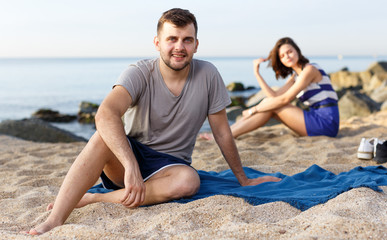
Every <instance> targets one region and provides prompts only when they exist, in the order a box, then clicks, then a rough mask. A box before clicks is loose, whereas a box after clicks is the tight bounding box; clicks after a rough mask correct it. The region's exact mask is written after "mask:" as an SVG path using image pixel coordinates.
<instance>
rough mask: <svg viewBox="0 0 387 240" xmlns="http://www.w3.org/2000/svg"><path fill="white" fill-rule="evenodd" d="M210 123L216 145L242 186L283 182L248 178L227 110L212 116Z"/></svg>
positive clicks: (274, 178)
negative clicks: (233, 135) (229, 122)
mask: <svg viewBox="0 0 387 240" xmlns="http://www.w3.org/2000/svg"><path fill="white" fill-rule="evenodd" d="M208 121H209V123H210V126H211V129H212V133H213V135H214V139H215V141H216V143H217V144H218V146H219V148H220V150H221V152H222V154H223V156H224V158H225V159H226V161H227V163H228V165H229V166H230V168H231V170H232V171H233V173H234V175H235V176H236V178H237V179H238V181H239V183H240V184H241V185H242V186H248V185H257V184H260V183H263V182H278V181H280V180H281V179H280V178H276V177H272V176H264V177H259V178H256V179H249V178H247V177H246V174H245V172H244V170H243V168H242V163H241V160H240V157H239V153H238V149H237V147H236V145H235V142H234V138H233V137H232V133H231V129H230V126H229V124H228V120H227V115H226V110H225V109H223V110H222V111H220V112H217V113H215V114H210V115H209V116H208Z"/></svg>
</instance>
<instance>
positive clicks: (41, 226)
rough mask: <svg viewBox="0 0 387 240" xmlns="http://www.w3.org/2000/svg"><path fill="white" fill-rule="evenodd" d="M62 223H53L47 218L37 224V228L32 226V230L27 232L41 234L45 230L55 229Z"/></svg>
mask: <svg viewBox="0 0 387 240" xmlns="http://www.w3.org/2000/svg"><path fill="white" fill-rule="evenodd" d="M60 225H62V224H51V223H49V222H48V221H47V220H46V221H45V222H43V223H41V224H39V225H38V226H36V227H35V228H31V230H30V231H28V232H26V233H27V234H30V235H40V234H43V233H45V232H48V231H50V230H51V229H53V228H54V227H57V226H60Z"/></svg>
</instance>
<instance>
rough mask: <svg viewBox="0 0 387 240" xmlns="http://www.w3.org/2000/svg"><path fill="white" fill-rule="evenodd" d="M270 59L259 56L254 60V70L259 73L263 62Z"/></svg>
mask: <svg viewBox="0 0 387 240" xmlns="http://www.w3.org/2000/svg"><path fill="white" fill-rule="evenodd" d="M267 60H268V59H267V58H258V59H254V60H253V65H254V72H255V73H258V72H259V65H260V64H261V63H263V62H266V61H267Z"/></svg>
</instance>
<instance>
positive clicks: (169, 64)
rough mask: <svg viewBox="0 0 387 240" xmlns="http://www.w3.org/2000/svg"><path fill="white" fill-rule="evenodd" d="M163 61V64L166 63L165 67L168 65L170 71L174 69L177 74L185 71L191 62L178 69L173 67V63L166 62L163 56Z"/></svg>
mask: <svg viewBox="0 0 387 240" xmlns="http://www.w3.org/2000/svg"><path fill="white" fill-rule="evenodd" d="M161 60H163V62H164V63H165V65H167V67H169V68H170V69H172V70H174V71H176V72H178V71H181V70H183V69H185V68H186V67H187V66H188V65H189V64H190V61H187V62H185V63H184V65H183V66H182V67H179V68H177V67H174V66H172V64H171V61H166V60H165V59H164V58H163V56H161Z"/></svg>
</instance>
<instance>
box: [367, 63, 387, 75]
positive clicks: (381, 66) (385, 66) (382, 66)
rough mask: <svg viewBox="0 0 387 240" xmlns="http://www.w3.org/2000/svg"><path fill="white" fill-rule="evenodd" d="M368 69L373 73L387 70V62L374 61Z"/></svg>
mask: <svg viewBox="0 0 387 240" xmlns="http://www.w3.org/2000/svg"><path fill="white" fill-rule="evenodd" d="M367 70H368V71H370V72H371V73H372V74H375V73H378V72H387V62H374V63H372V64H371V65H370V66H369V67H368V69H367Z"/></svg>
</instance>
